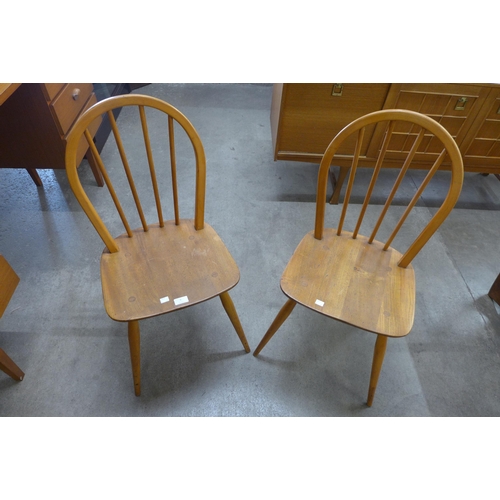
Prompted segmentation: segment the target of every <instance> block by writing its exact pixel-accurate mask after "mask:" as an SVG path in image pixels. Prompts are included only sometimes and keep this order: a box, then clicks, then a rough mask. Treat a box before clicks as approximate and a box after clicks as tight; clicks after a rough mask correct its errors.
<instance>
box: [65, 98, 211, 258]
mask: <svg viewBox="0 0 500 500" xmlns="http://www.w3.org/2000/svg"><path fill="white" fill-rule="evenodd" d="M125 106H137V107H138V108H139V115H140V121H141V126H142V132H143V137H144V144H145V148H146V155H147V162H148V164H149V170H150V174H151V181H152V184H153V191H154V196H155V201H156V206H157V212H158V219H159V221H158V222H159V225H160V227H163V222H164V221H163V214H162V208H161V202H160V193H159V189H158V184H157V180H156V172H155V166H154V160H153V153H152V149H151V144H150V137H149V129H148V124H147V119H146V108H154V109H156V110H159V111H161V112H163V113H165V114H167V115H168V142H169V148H170V163H171V175H172V191H173V202H174V213H175V222H176V224H179V210H178V197H177V177H176V157H175V146H174V122H177V123H178V124H179V125H180V126H181V127H182V129H184V131H185V133H186V135H187V136H188V138H189V140H190V142H191V144H192V146H193V150H194V155H195V161H196V189H195V190H196V194H195V214H194V226H195V228H196V229H197V230H199V229H203V226H204V206H205V183H206V159H205V152H204V149H203V145H202V142H201V139H200V137H199V135H198V133H197V131H196V130H195V128H194V127H193V125H192V124H191V122H190V121H189V120H188V119H187V118H186V116H184V115H183V114H182V113H181V112H180V111H179V110H177V109H176V108H175V107H173V106H172V105H170V104H168V103H166V102H164V101H162V100H161V99H157V98H155V97H150V96H145V95H139V94H128V95H124V96H116V97H110V98H108V99H104V100H103V101H100V102H98V103H97V104H94V105H93V106H92V107H90V108H89V109H88V110H87V111H86V112H85V113H83V114H82V115H81V116H80V117H79V118H78V120H77V122H76V123H75V125H74V126H73V128H72V130H71V132H70V134H69V136H68V139H67V146H66V157H65V158H66V172H67V175H68V180H69V184H70V186H71V189H72V190H73V192H74V194H75V196H76V198H77V200H78V202H79V203H80V205H81V206H82V208H83V210H84V212H85V213H86V214H87V216H88V217H89V219H90V221H91V222H92V224H93V225H94V227H95V228H96V230H97V232H98V233H99V235H100V236H101V238H102V240H103V241H104V243H105V245H106V247H107V248H108V250H109V251H110V252H116V251H118V247H117V246H116V243H115V242H114V240H113V237H112V236H111V234H110V232H109V230H108V229H107V227H106V226H105V225H104V223H103V221H102V219H101V217H100V216H99V215H98V213H97V211H96V210H95V208H94V206H93V205H92V202H91V201H90V199H89V198H88V196H87V194H86V193H85V191H84V189H83V186H82V184H81V182H80V179H79V176H78V173H77V164H76V157H77V152H78V149H79V148H80V147H81V141H82V140H86V141H87V142H88V145H89V152H88V153H87V154H92V156H93V158H94V160H95V162H96V163H97V166H98V168H99V170H100V172H101V174H102V176H103V178H104V182H105V183H106V185H107V187H108V189H109V191H110V194H111V197H112V198H113V201H114V203H115V206H116V208H117V210H118V212H119V214H120V217H121V219H122V222H123V224H124V226H125V229H126V231H127V233H128V235H129V236H132V230H131V228H130V226H129V224H128V221H127V219H126V217H125V214H124V212H123V210H122V208H121V205H120V202H119V200H118V196H117V195H116V193H115V191H114V188H113V185H112V183H111V180H110V178H109V175H108V173H107V171H106V168H105V167H104V164H103V162H102V160H101V158H100V155H99V153H98V151H97V148H96V146H95V144H94V141H93V139H92V135H91V134H90V133H89V131H88V128H89V126H90V125H91V123H92V122H93V121H94V120H96V119H97V118H98V117H100V116H101V115H107V117H108V119H109V121H110V124H111V129H112V133H113V135H114V137H115V141H116V144H117V147H118V150H119V153H120V157H121V160H122V163H123V167H124V169H125V173H126V175H127V179H128V181H129V185H130V188H131V191H132V195H133V198H134V201H135V204H136V208H137V211H138V213H139V216H140V219H141V222H142V225H143V228H144V231H147V230H148V225H147V223H146V220H145V217H144V213H143V210H142V207H141V204H140V201H139V197H138V194H137V191H136V188H135V184H134V181H133V177H132V174H131V171H130V168H129V165H128V161H127V157H126V155H125V151H124V148H123V144H122V141H121V137H120V134H119V131H118V127H117V123H116V121H115V118H114V114H113V110H114V109H116V108H122V107H125ZM84 138H85V139H84Z"/></svg>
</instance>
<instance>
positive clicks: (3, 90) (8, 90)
mask: <svg viewBox="0 0 500 500" xmlns="http://www.w3.org/2000/svg"><path fill="white" fill-rule="evenodd" d="M20 86H21V84H20V83H0V106H1V105H2V104H3V103H4V102H5V101H6V100H7V99H8V98H9V97H10V96H11V95H12V94H13V93H14V92H15V91H16V89H17V88H18V87H20Z"/></svg>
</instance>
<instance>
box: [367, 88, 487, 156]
mask: <svg viewBox="0 0 500 500" xmlns="http://www.w3.org/2000/svg"><path fill="white" fill-rule="evenodd" d="M489 92H490V88H489V87H487V86H484V85H464V84H448V83H446V84H444V83H443V84H425V83H418V84H392V85H391V89H390V91H389V94H388V96H387V100H386V102H385V104H384V109H409V110H412V111H418V112H419V113H423V114H425V115H428V116H430V117H431V118H434V119H435V120H436V121H437V122H439V123H441V125H443V126H444V128H446V129H447V130H448V132H449V133H450V134H451V135H452V136H453V138H454V139H455V141H456V142H457V145H458V146H459V147H460V146H461V144H462V143H463V141H464V138H465V137H466V135H467V132H468V130H469V129H470V127H471V125H472V123H473V121H474V119H475V117H476V116H477V114H478V113H479V111H480V109H481V106H482V105H483V103H484V102H485V99H486V97H487V96H488V94H489ZM418 128H419V127H417V126H414V125H411V124H408V125H405V124H402V125H398V127H397V128H396V129H395V131H394V134H393V137H392V139H391V142H390V144H389V149H388V151H387V155H386V158H387V159H393V160H399V159H402V158H404V157H405V156H406V154H407V153H408V151H409V150H410V148H411V147H412V145H413V143H414V141H415V138H416V137H417V135H418ZM384 132H385V126H384V124H381V125H379V126H378V127H377V129H376V130H375V132H374V134H373V137H372V141H371V144H370V147H369V149H368V155H369V156H372V157H373V156H376V155H377V154H378V151H379V150H380V146H381V144H382V140H383V136H384ZM441 150H442V147H441V145H440V142H439V141H438V140H436V139H435V138H431V137H430V136H429V137H424V140H423V141H422V144H421V145H420V147H419V149H418V152H417V154H416V156H415V161H416V162H420V163H433V162H434V161H435V160H436V158H437V157H438V155H439V154H440V153H441Z"/></svg>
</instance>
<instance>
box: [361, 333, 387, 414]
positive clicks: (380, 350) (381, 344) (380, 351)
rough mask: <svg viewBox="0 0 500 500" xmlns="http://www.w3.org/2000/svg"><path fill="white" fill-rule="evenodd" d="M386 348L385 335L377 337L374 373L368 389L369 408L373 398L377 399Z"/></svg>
mask: <svg viewBox="0 0 500 500" xmlns="http://www.w3.org/2000/svg"><path fill="white" fill-rule="evenodd" d="M386 348H387V337H384V335H377V340H376V341H375V348H374V349H373V361H372V372H371V375H370V386H369V388H368V398H367V401H366V404H367V405H368V406H371V405H372V404H373V398H374V397H375V391H376V390H377V384H378V378H379V375H380V371H381V370H382V364H383V363H384V357H385V350H386Z"/></svg>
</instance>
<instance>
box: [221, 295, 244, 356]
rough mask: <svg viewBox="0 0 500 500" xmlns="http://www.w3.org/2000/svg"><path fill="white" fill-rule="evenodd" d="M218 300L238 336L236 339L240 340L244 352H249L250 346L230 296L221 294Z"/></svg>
mask: <svg viewBox="0 0 500 500" xmlns="http://www.w3.org/2000/svg"><path fill="white" fill-rule="evenodd" d="M219 298H220V300H221V302H222V306H223V307H224V310H225V311H226V313H227V315H228V316H229V319H230V320H231V323H232V324H233V326H234V329H235V330H236V333H237V334H238V337H239V338H240V340H241V343H242V344H243V347H244V348H245V351H246V352H250V346H249V345H248V342H247V339H246V337H245V332H244V331H243V327H242V326H241V323H240V318H239V317H238V313H237V312H236V308H235V307H234V303H233V299H231V296H230V295H229V294H228V293H227V292H223V293H221V294H220V295H219Z"/></svg>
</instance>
